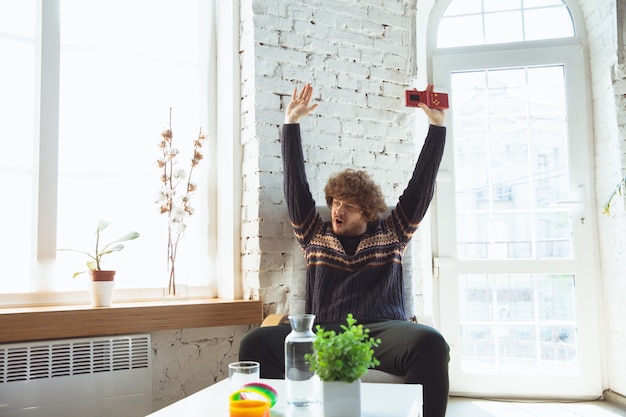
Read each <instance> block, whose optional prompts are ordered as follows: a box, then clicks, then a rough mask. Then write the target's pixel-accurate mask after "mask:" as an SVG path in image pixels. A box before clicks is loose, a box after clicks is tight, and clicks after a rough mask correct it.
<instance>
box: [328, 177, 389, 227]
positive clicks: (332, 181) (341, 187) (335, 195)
mask: <svg viewBox="0 0 626 417" xmlns="http://www.w3.org/2000/svg"><path fill="white" fill-rule="evenodd" d="M324 192H325V193H326V204H327V205H328V207H332V204H333V199H337V200H341V201H346V202H349V203H352V204H356V205H358V206H359V207H361V214H362V215H363V217H364V218H365V220H366V221H367V222H368V223H370V222H372V221H374V220H377V219H378V218H379V215H380V213H384V212H385V211H386V210H387V204H386V203H385V198H384V197H383V193H382V192H381V191H380V187H379V186H378V184H376V183H375V182H374V181H373V180H372V178H371V177H370V175H369V174H368V173H367V172H365V171H355V170H354V169H346V170H345V171H342V172H340V173H337V174H333V175H332V176H331V177H330V178H329V179H328V183H327V184H326V187H325V188H324Z"/></svg>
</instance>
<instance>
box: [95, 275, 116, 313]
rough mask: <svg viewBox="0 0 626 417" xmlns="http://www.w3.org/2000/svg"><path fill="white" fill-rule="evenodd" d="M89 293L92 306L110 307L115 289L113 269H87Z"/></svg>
mask: <svg viewBox="0 0 626 417" xmlns="http://www.w3.org/2000/svg"><path fill="white" fill-rule="evenodd" d="M89 275H90V276H91V282H90V287H89V293H90V295H91V305H92V306H94V307H110V306H111V303H112V302H113V290H114V289H115V271H89Z"/></svg>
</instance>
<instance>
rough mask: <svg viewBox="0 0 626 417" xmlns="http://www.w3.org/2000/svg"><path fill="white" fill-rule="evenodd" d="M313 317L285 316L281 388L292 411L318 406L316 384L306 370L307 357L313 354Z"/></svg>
mask: <svg viewBox="0 0 626 417" xmlns="http://www.w3.org/2000/svg"><path fill="white" fill-rule="evenodd" d="M314 321H315V315H313V314H295V315H291V316H289V323H291V333H289V334H288V335H287V337H286V338H285V384H286V388H287V390H286V393H287V403H288V404H290V405H293V406H296V407H307V406H311V405H315V404H319V402H320V400H321V398H320V397H321V392H320V380H319V377H318V376H317V375H316V374H315V372H313V371H311V370H310V366H309V363H308V361H307V360H306V359H305V357H304V356H305V355H306V354H307V353H313V341H314V340H315V333H313V322H314Z"/></svg>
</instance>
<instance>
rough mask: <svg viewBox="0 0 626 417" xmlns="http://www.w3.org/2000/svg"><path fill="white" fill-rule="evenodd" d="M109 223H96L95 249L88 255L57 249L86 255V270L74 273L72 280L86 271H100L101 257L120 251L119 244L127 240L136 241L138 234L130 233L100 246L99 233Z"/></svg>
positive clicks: (75, 250) (86, 253)
mask: <svg viewBox="0 0 626 417" xmlns="http://www.w3.org/2000/svg"><path fill="white" fill-rule="evenodd" d="M110 224H111V223H110V222H108V221H106V220H100V221H99V222H98V228H97V229H96V247H95V250H94V252H92V253H90V252H85V251H82V250H77V249H59V250H60V251H70V252H77V253H82V254H83V255H86V256H87V257H88V258H89V259H88V260H87V269H86V270H85V271H79V272H74V275H72V278H76V277H77V276H79V275H80V274H83V273H85V272H87V271H102V268H101V267H100V263H101V262H102V257H103V256H104V255H108V254H110V253H113V252H119V251H121V250H122V249H124V245H122V244H121V242H127V241H129V240H134V239H137V238H138V237H139V233H137V232H130V233H127V234H125V235H124V236H122V237H120V238H118V239H115V240H114V241H112V242H109V243H107V244H106V245H104V246H102V247H101V245H100V233H101V232H102V231H103V230H104V229H106V228H107V227H108V226H109V225H110Z"/></svg>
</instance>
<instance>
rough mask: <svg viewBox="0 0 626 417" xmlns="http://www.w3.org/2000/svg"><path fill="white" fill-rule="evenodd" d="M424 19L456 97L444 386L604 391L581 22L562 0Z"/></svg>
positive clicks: (460, 6)
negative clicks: (448, 352)
mask: <svg viewBox="0 0 626 417" xmlns="http://www.w3.org/2000/svg"><path fill="white" fill-rule="evenodd" d="M433 16H434V17H433V18H432V20H431V27H430V30H429V33H430V35H431V47H430V50H429V54H430V56H431V57H432V68H433V69H432V79H433V82H434V84H435V88H436V89H437V90H439V91H444V92H448V93H449V94H450V103H451V107H450V110H449V111H448V114H447V125H448V129H449V130H448V141H447V144H446V153H445V155H444V159H443V161H442V165H441V170H440V181H439V182H438V187H437V199H436V202H435V207H436V211H437V219H439V222H438V223H437V224H436V225H435V228H436V233H437V239H436V242H437V244H436V246H435V248H434V251H435V265H437V266H438V270H439V275H438V276H439V286H440V288H439V289H440V291H439V294H440V295H441V305H442V306H443V305H445V306H446V307H445V308H443V307H442V308H441V317H440V325H441V329H442V331H443V332H444V334H445V336H446V337H447V338H448V340H449V342H450V344H451V346H452V351H453V352H452V354H451V357H452V360H451V366H450V369H451V370H450V375H451V390H452V392H464V393H480V394H485V395H494V396H498V395H506V396H511V395H515V396H521V395H528V396H537V395H543V396H545V395H551V396H558V397H564V398H565V397H575V398H590V397H593V396H597V395H600V394H601V392H602V389H601V378H600V372H599V371H598V369H600V366H599V364H598V363H597V361H598V358H599V346H598V343H597V341H598V335H597V329H596V327H597V326H596V325H595V323H596V322H595V314H596V312H597V310H596V309H595V305H596V300H595V298H594V296H593V294H595V291H596V290H595V282H594V277H595V276H596V274H595V272H596V270H597V261H596V259H595V256H594V254H595V251H594V247H595V243H594V239H595V236H596V234H595V216H594V214H593V213H592V210H590V209H589V207H591V203H590V196H592V195H593V192H592V187H593V181H591V179H590V178H591V172H592V170H591V166H592V161H591V155H593V153H592V152H591V149H592V142H591V137H592V136H591V130H590V126H591V124H590V122H589V117H590V111H589V106H588V103H589V96H588V88H587V79H586V73H585V69H584V68H585V65H584V53H583V51H584V45H583V43H582V41H581V39H583V37H582V36H581V33H582V32H583V30H582V23H580V20H578V19H576V16H577V14H576V13H575V9H573V8H572V7H570V5H569V4H568V3H567V2H565V1H563V0H507V1H504V0H452V1H440V2H438V3H437V5H436V7H435V10H434V11H433ZM583 257H584V262H582V260H583ZM583 305H584V306H585V314H581V312H582V306H583ZM589 315H591V316H593V317H594V318H592V319H590V317H589Z"/></svg>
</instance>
